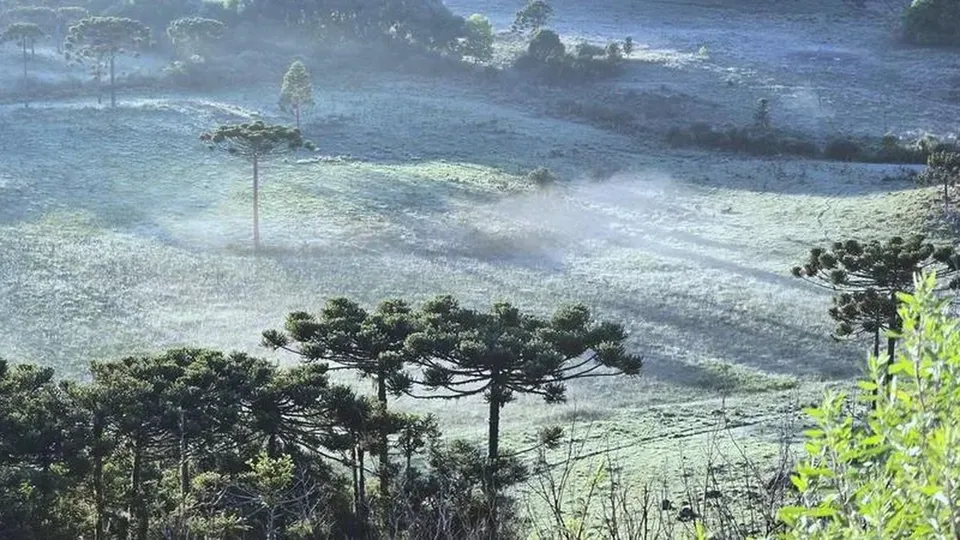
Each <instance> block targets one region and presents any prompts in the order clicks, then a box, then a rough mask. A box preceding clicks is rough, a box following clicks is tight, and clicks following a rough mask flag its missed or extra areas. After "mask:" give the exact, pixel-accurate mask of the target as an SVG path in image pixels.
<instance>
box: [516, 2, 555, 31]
mask: <svg viewBox="0 0 960 540" xmlns="http://www.w3.org/2000/svg"><path fill="white" fill-rule="evenodd" d="M552 16H553V8H552V7H550V4H548V3H547V2H546V1H545V0H530V1H529V2H527V5H525V6H523V9H521V10H520V11H518V12H517V15H516V17H515V18H514V21H513V30H514V31H515V32H525V31H531V32H534V33H535V32H537V31H538V30H540V29H541V28H543V27H544V26H546V25H547V22H549V21H550V17H552Z"/></svg>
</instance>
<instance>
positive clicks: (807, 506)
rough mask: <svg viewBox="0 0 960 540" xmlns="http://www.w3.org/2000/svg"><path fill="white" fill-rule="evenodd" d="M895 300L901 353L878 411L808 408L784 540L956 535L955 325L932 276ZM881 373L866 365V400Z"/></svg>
mask: <svg viewBox="0 0 960 540" xmlns="http://www.w3.org/2000/svg"><path fill="white" fill-rule="evenodd" d="M899 298H900V300H901V302H902V305H901V307H900V318H901V319H902V320H903V334H902V335H903V337H902V340H903V347H902V349H901V351H902V352H901V353H900V355H899V356H898V357H897V360H896V362H895V363H894V364H893V365H892V366H890V372H891V373H893V374H894V376H895V379H894V384H893V385H890V386H889V388H887V389H886V390H883V391H881V392H880V393H879V397H877V398H872V397H871V398H870V400H871V401H872V400H873V399H876V403H875V405H876V407H875V408H874V409H873V410H872V411H870V412H869V413H865V416H860V415H857V414H856V412H855V411H851V410H850V409H849V405H850V402H849V400H848V399H847V397H846V396H844V395H843V394H831V395H829V396H828V397H827V398H826V399H825V400H824V402H823V404H822V405H821V406H820V407H818V408H815V409H812V410H810V411H809V412H810V415H811V416H812V417H813V419H814V420H815V421H816V423H817V426H816V428H815V429H813V430H810V431H808V432H807V442H806V444H805V448H806V451H807V457H806V459H805V460H804V461H803V463H802V464H801V465H800V466H799V467H798V469H797V474H796V475H795V476H794V477H793V483H794V485H795V486H796V487H797V488H798V489H799V490H800V492H801V494H802V497H803V504H802V505H800V506H795V507H788V508H784V509H783V510H782V511H781V517H782V518H783V519H784V520H786V521H787V522H788V524H789V525H790V527H791V530H790V533H789V534H788V535H786V537H787V538H803V539H810V538H818V539H834V538H835V539H848V538H864V539H868V538H869V539H877V540H881V539H887V538H960V407H958V405H957V404H958V403H960V321H958V320H957V319H956V318H952V317H950V316H949V315H948V307H949V301H948V300H946V299H943V298H940V297H938V295H937V294H936V293H935V280H934V279H933V277H932V276H927V277H925V278H923V279H922V280H921V281H920V282H919V283H918V286H917V291H916V294H915V295H912V296H910V295H905V294H901V295H900V297H899ZM885 371H886V369H885V366H884V362H883V361H881V360H879V359H877V358H876V357H873V358H872V359H871V360H870V378H869V379H868V380H866V381H863V382H861V383H860V387H861V388H862V389H863V390H864V391H865V392H866V394H867V395H868V396H874V395H877V394H876V393H875V392H876V391H877V390H878V389H880V388H884V386H883V382H884V377H885Z"/></svg>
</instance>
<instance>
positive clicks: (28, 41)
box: [0, 23, 43, 107]
mask: <svg viewBox="0 0 960 540" xmlns="http://www.w3.org/2000/svg"><path fill="white" fill-rule="evenodd" d="M42 36H43V30H41V29H40V27H39V26H37V25H36V24H33V23H13V24H11V25H10V26H8V27H7V29H6V30H4V31H3V33H2V34H0V43H6V42H8V41H10V42H13V43H15V44H16V45H17V46H18V47H20V49H21V50H22V51H23V89H24V92H23V105H24V107H29V106H30V92H29V91H27V84H28V82H29V79H28V77H27V58H28V57H27V49H28V48H32V47H33V44H34V43H35V42H36V41H37V40H38V39H40V38H41V37H42Z"/></svg>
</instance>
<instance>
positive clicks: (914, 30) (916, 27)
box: [903, 0, 960, 45]
mask: <svg viewBox="0 0 960 540" xmlns="http://www.w3.org/2000/svg"><path fill="white" fill-rule="evenodd" d="M903 33H904V38H906V40H907V41H909V42H911V43H916V44H918V45H960V0H913V2H911V3H910V6H909V7H908V8H907V12H906V14H905V15H904V18H903Z"/></svg>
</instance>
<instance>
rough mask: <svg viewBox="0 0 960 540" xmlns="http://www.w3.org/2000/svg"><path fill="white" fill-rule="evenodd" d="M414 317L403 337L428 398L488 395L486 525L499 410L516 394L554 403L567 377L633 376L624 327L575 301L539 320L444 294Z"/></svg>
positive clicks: (635, 360)
mask: <svg viewBox="0 0 960 540" xmlns="http://www.w3.org/2000/svg"><path fill="white" fill-rule="evenodd" d="M419 316H420V319H421V321H420V324H421V325H422V330H421V331H420V332H417V333H415V334H413V335H411V336H410V337H409V338H408V339H407V346H408V347H409V348H410V349H411V351H413V352H414V353H415V354H416V355H417V357H418V362H419V363H420V364H421V365H422V367H423V380H422V381H419V382H420V383H421V384H422V385H423V386H425V387H426V388H427V389H429V390H433V391H436V392H437V393H436V394H433V395H432V397H436V398H447V399H457V398H464V397H469V396H483V398H484V399H485V400H486V401H487V404H488V407H489V412H488V417H487V420H488V432H487V460H488V462H489V463H488V465H489V468H490V469H489V472H488V477H487V485H486V490H487V496H488V504H489V505H490V508H489V511H490V512H491V516H492V521H493V523H492V527H491V530H492V531H495V530H496V525H497V519H496V498H497V496H498V491H499V489H498V486H497V485H496V481H495V479H496V478H497V467H498V461H499V459H500V457H501V456H500V410H501V409H502V408H503V407H504V406H505V405H506V404H507V403H509V402H511V401H513V399H514V396H515V395H517V394H533V395H538V396H541V397H542V398H543V399H544V400H545V401H546V402H547V403H560V402H563V401H564V400H565V399H566V390H567V383H568V382H569V381H572V380H578V379H586V378H592V377H610V376H617V375H639V374H640V368H641V365H642V359H641V358H640V357H639V356H635V355H632V354H629V353H627V351H626V348H625V341H626V338H627V336H626V333H625V332H624V329H623V328H622V327H621V326H620V325H618V324H614V323H610V322H602V323H597V322H594V321H593V319H592V317H591V314H590V311H589V310H588V309H587V308H586V307H584V306H582V305H574V306H569V307H566V308H562V309H560V310H559V311H557V312H556V314H555V315H554V316H553V317H552V318H549V319H545V318H541V317H537V316H534V315H530V314H526V313H522V312H521V311H520V310H519V309H517V308H516V307H513V306H512V305H510V304H507V303H498V304H496V305H494V306H493V309H492V310H491V311H489V312H480V311H474V310H471V309H467V308H463V307H461V306H460V305H459V303H458V302H457V301H456V300H455V299H454V298H452V297H449V296H443V297H439V298H437V299H435V300H433V301H430V302H428V303H426V304H425V305H424V306H423V308H422V309H421V310H420V312H419ZM415 397H417V396H415ZM423 397H425V396H423Z"/></svg>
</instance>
